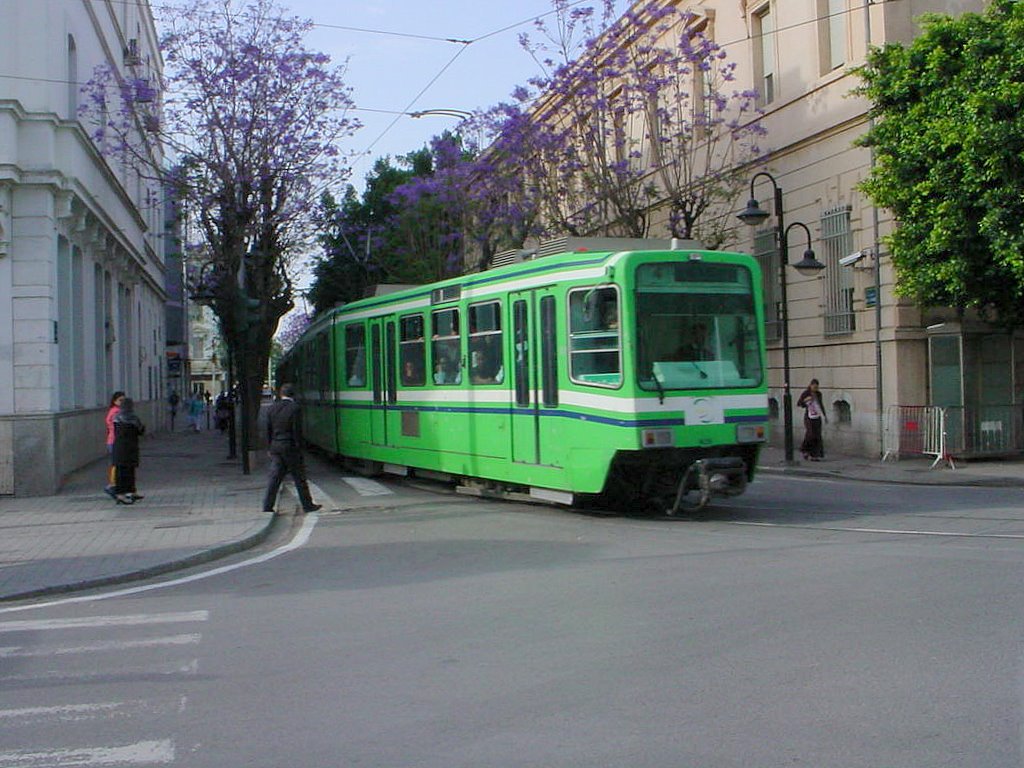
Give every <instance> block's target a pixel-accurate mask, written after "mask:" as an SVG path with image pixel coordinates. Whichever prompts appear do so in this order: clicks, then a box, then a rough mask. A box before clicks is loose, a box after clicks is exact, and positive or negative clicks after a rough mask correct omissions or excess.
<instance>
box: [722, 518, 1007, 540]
mask: <svg viewBox="0 0 1024 768" xmlns="http://www.w3.org/2000/svg"><path fill="white" fill-rule="evenodd" d="M729 525H749V526H754V527H758V528H802V529H804V530H808V531H839V532H843V533H881V534H886V535H889V534H898V535H901V536H939V537H943V538H950V539H1024V534H1020V533H958V532H956V531H915V530H905V529H901V528H852V527H850V528H847V527H843V526H838V525H801V524H800V523H752V522H741V521H738V520H732V521H729Z"/></svg>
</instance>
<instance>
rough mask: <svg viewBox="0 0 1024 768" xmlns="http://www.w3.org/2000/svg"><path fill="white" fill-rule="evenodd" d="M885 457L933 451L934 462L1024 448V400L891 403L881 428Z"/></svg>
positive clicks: (1002, 453) (1020, 450)
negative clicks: (973, 404)
mask: <svg viewBox="0 0 1024 768" xmlns="http://www.w3.org/2000/svg"><path fill="white" fill-rule="evenodd" d="M882 449H883V455H882V461H887V460H888V459H890V458H891V459H899V458H900V457H901V456H909V455H922V456H934V457H935V461H933V462H932V467H935V466H936V465H938V464H939V463H940V462H946V464H948V465H949V466H950V467H951V468H953V469H956V464H955V463H954V457H955V458H961V459H970V458H981V457H985V456H1010V455H1013V454H1018V453H1021V452H1024V405H984V406H977V407H969V406H946V407H939V406H935V405H890V406H889V407H888V408H887V409H886V412H885V425H884V430H883V433H882Z"/></svg>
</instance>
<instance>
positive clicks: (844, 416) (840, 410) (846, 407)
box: [832, 400, 853, 424]
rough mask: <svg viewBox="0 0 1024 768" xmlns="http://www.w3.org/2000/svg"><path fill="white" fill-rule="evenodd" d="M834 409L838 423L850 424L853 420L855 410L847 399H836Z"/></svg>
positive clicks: (833, 404)
mask: <svg viewBox="0 0 1024 768" xmlns="http://www.w3.org/2000/svg"><path fill="white" fill-rule="evenodd" d="M832 410H833V412H834V413H835V420H836V423H837V424H850V423H852V422H853V410H852V409H851V408H850V404H849V403H848V402H847V401H846V400H836V401H835V402H834V403H832Z"/></svg>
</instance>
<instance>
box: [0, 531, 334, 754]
mask: <svg viewBox="0 0 1024 768" xmlns="http://www.w3.org/2000/svg"><path fill="white" fill-rule="evenodd" d="M319 519H320V518H319V517H318V516H317V514H316V513H315V512H313V513H311V514H308V515H306V516H305V519H304V520H303V521H302V528H300V529H299V532H298V533H297V534H295V537H294V538H293V539H292V540H291V541H289V542H288V543H287V544H282V545H281V546H280V547H278V548H277V549H273V550H271V551H270V552H265V553H263V554H262V555H257V556H256V557H250V558H249V559H248V560H242V561H240V562H237V563H232V564H230V565H222V566H220V567H219V568H212V569H210V570H209V571H203V572H202V573H193V574H192V575H191V576H182V577H181V578H177V579H171V580H169V581H161V582H157V583H155V584H143V585H141V586H138V587H128V588H125V589H116V590H113V591H112V592H103V593H101V594H98V595H81V596H79V597H64V598H61V599H59V600H50V601H48V602H43V603H34V604H32V605H14V606H11V607H9V608H0V614H4V613H18V612H21V611H33V610H38V609H39V608H52V607H54V606H58V605H72V604H74V603H91V602H95V601H97V600H109V599H110V598H113V597H125V596H127V595H138V594H140V593H142V592H151V591H152V590H154V589H166V588H168V587H177V586H180V585H181V584H189V583H191V582H193V581H201V580H203V579H209V578H211V577H213V576H220V575H221V574H223V573H230V572H231V571H237V570H238V569H239V568H248V567H249V566H251V565H258V564H260V563H265V562H267V561H268V560H273V559H274V558H275V557H280V556H281V555H285V554H287V553H289V552H292V551H293V550H296V549H298V548H299V547H302V546H305V544H306V542H307V541H309V537H310V536H312V535H313V528H315V527H316V523H317V521H318V520H319ZM0 768H2V764H0Z"/></svg>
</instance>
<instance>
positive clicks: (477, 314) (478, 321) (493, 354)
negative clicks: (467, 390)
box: [469, 301, 505, 384]
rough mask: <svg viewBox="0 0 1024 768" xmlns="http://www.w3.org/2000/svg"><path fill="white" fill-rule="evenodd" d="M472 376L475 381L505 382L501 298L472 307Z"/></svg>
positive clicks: (475, 382) (470, 344)
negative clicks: (499, 300)
mask: <svg viewBox="0 0 1024 768" xmlns="http://www.w3.org/2000/svg"><path fill="white" fill-rule="evenodd" d="M469 378H470V381H472V382H473V383H474V384H501V383H502V382H503V381H504V380H505V365H504V359H503V356H502V344H501V302H498V301H489V302H486V303H484V304H472V305H470V307H469Z"/></svg>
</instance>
